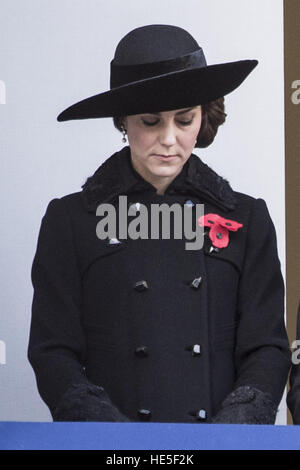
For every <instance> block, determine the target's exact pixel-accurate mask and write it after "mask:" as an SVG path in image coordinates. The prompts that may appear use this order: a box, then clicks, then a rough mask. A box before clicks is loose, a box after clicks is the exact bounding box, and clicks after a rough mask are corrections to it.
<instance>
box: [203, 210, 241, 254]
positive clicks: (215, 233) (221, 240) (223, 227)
mask: <svg viewBox="0 0 300 470" xmlns="http://www.w3.org/2000/svg"><path fill="white" fill-rule="evenodd" d="M198 224H199V226H200V227H210V230H209V238H210V239H211V241H212V245H213V246H215V247H216V248H225V247H226V246H227V245H228V243H229V230H230V231H231V232H236V231H237V230H238V229H239V228H241V227H242V226H243V224H240V223H239V222H236V221H235V220H230V219H224V217H221V216H220V215H218V214H206V215H202V216H201V217H199V219H198Z"/></svg>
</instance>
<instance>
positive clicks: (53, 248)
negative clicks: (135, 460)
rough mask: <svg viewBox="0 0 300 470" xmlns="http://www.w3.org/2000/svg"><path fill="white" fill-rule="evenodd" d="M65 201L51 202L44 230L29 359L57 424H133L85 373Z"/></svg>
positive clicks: (34, 275)
mask: <svg viewBox="0 0 300 470" xmlns="http://www.w3.org/2000/svg"><path fill="white" fill-rule="evenodd" d="M63 202H64V201H63V200H62V199H53V200H52V201H50V203H49V205H48V207H47V210H46V213H45V215H44V217H43V219H42V223H41V227H40V231H39V236H38V243H37V249H36V253H35V256H34V259H33V264H32V269H31V279H32V284H33V289H34V294H33V301H32V318H31V327H30V337H29V345H28V359H29V361H30V363H31V365H32V367H33V369H34V372H35V375H36V380H37V386H38V390H39V393H40V395H41V397H42V399H43V400H44V401H45V403H46V404H47V405H48V407H49V409H50V412H51V414H52V417H53V420H54V421H128V419H127V418H126V417H125V416H124V415H123V414H122V413H121V412H120V411H119V410H118V409H117V408H116V407H115V406H114V405H113V403H111V401H110V398H109V397H108V395H107V393H106V391H105V390H104V389H103V387H101V386H97V385H95V384H92V383H90V382H89V380H88V379H87V377H86V374H85V367H84V364H85V355H86V344H85V336H84V332H83V329H82V326H81V277H80V272H79V269H78V265H77V258H76V250H75V247H74V240H73V232H72V227H71V220H70V217H69V214H68V211H67V210H66V209H65V208H64V204H63Z"/></svg>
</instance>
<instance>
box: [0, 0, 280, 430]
mask: <svg viewBox="0 0 300 470" xmlns="http://www.w3.org/2000/svg"><path fill="white" fill-rule="evenodd" d="M282 3H283V2H282V1H281V0H251V1H250V0H226V1H223V0H210V1H209V2H207V1H204V0H186V1H183V0H126V1H121V0H109V1H108V0H106V1H103V0H22V1H20V0H1V14H0V65H1V66H0V80H2V81H3V82H4V84H5V89H6V96H5V98H6V99H5V104H3V96H2V100H1V99H0V123H1V125H0V151H1V168H2V170H1V173H0V178H1V213H0V214H1V245H0V250H1V252H0V255H1V273H0V276H1V277H0V285H1V294H0V311H1V318H0V340H1V341H4V342H5V344H6V364H5V365H3V364H2V365H1V364H0V399H1V400H0V420H1V421H8V420H20V421H43V420H45V421H47V420H50V414H49V412H48V409H47V407H46V406H45V405H44V403H43V402H42V401H41V399H40V397H39V395H38V392H37V388H36V384H35V378H34V374H33V371H32V369H31V367H30V365H29V363H28V361H27V344H28V334H29V325H30V317H31V302H32V294H33V292H32V285H31V278H30V270H31V264H32V260H33V256H34V253H35V249H36V242H37V236H38V230H39V227H40V223H41V218H42V216H43V215H44V212H45V209H46V207H47V204H48V202H49V201H50V200H51V199H53V198H54V197H60V196H63V195H65V194H68V193H71V192H76V191H80V189H81V185H82V184H83V183H84V182H85V180H86V178H87V177H88V176H90V175H91V174H92V173H93V172H94V171H95V169H96V168H97V167H98V166H99V165H100V164H101V163H102V162H103V161H104V160H106V159H107V158H108V157H109V156H110V155H111V154H112V153H113V152H115V151H117V150H119V149H120V148H121V147H122V146H123V144H122V142H121V138H122V136H121V134H120V133H119V132H117V131H116V130H115V129H114V127H113V123H112V119H96V120H86V121H77V122H76V121H70V122H65V123H58V122H57V121H56V116H57V115H58V114H59V113H60V112H61V111H62V110H63V109H65V108H66V107H67V106H69V105H71V104H73V103H75V102H76V101H79V100H81V99H83V98H86V97H88V96H91V95H93V94H96V93H99V92H102V91H106V90H107V89H108V88H109V65H110V61H111V59H112V58H113V55H114V51H115V47H116V45H117V43H118V42H119V40H120V39H121V38H122V37H123V36H124V35H125V34H126V33H127V32H129V31H130V30H132V29H134V28H136V27H139V26H143V25H145V24H153V23H161V24H162V23H163V24H173V25H177V26H180V27H183V28H184V29H187V30H188V31H189V32H190V33H191V34H192V35H193V36H194V37H195V39H196V40H197V41H198V43H199V45H200V46H202V47H203V49H204V52H205V55H206V59H207V62H208V64H213V63H218V62H230V61H233V60H240V59H258V60H259V65H258V66H257V67H256V68H255V69H254V71H253V72H252V73H251V74H250V76H249V77H248V78H247V80H246V81H245V82H244V83H243V85H242V86H241V87H240V88H238V90H236V91H234V92H233V93H232V94H230V95H229V96H228V97H226V99H225V103H226V112H227V114H228V117H227V122H226V123H225V125H224V126H221V127H220V129H219V132H218V135H217V138H216V140H215V142H214V143H213V145H212V146H211V147H209V148H208V149H203V150H200V149H199V150H197V151H196V152H195V153H197V154H198V155H199V156H200V157H201V158H202V159H203V161H204V162H206V163H208V165H209V166H211V167H212V168H213V169H214V170H215V171H217V172H218V173H219V174H220V175H222V176H223V177H225V178H226V179H228V180H229V182H230V184H231V186H232V187H233V189H235V190H237V191H241V192H244V193H247V194H250V195H252V196H254V197H262V198H264V199H265V200H266V202H267V205H268V208H269V211H270V213H271V217H272V219H273V221H274V224H275V226H276V230H277V239H278V249H279V256H280V259H281V263H282V271H283V275H284V276H285V225H284V221H285V200H284V194H285V188H284V87H283V84H284V68H283V66H284V62H283V5H282ZM1 89H2V93H3V87H1ZM0 362H1V358H0ZM285 414H286V408H285V404H284V403H282V405H281V407H280V412H279V415H278V419H277V423H279V424H285V422H286V419H285Z"/></svg>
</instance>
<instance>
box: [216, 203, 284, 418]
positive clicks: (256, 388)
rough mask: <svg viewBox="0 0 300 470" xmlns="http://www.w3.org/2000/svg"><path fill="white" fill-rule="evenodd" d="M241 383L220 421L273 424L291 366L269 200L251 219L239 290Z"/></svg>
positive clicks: (256, 206) (237, 353)
mask: <svg viewBox="0 0 300 470" xmlns="http://www.w3.org/2000/svg"><path fill="white" fill-rule="evenodd" d="M235 366H236V381H235V384H234V389H233V391H232V393H231V394H230V395H229V396H228V397H226V399H225V400H224V402H223V403H222V405H221V409H220V410H219V412H218V414H217V416H216V417H215V418H214V422H227V423H249V424H251V423H254V424H255V423H256V424H273V423H274V422H275V419H276V412H277V407H278V404H279V402H280V400H281V397H282V394H283V391H284V388H285V385H286V381H287V376H288V372H289V368H290V349H289V342H288V337H287V333H286V329H285V323H284V282H283V278H282V274H281V267H280V261H279V258H278V252H277V241H276V232H275V228H274V224H273V222H272V219H271V217H270V214H269V211H268V208H267V206H266V203H265V201H264V200H263V199H255V200H254V202H253V208H252V214H251V216H250V221H249V226H248V234H247V244H246V252H245V258H244V262H243V270H242V274H241V277H240V284H239V292H238V325H237V332H236V348H235Z"/></svg>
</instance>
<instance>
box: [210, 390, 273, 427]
mask: <svg viewBox="0 0 300 470" xmlns="http://www.w3.org/2000/svg"><path fill="white" fill-rule="evenodd" d="M276 413H277V408H276V406H275V405H274V403H273V401H272V397H271V396H270V395H269V394H267V393H264V392H262V391H261V390H258V389H257V388H254V387H251V386H248V385H246V386H242V387H239V388H237V389H236V390H234V391H233V392H232V393H230V395H228V396H227V397H226V398H225V400H224V401H223V403H222V405H221V408H220V410H219V412H218V413H217V414H216V416H214V418H213V419H212V422H213V423H227V424H274V422H275V419H276Z"/></svg>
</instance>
